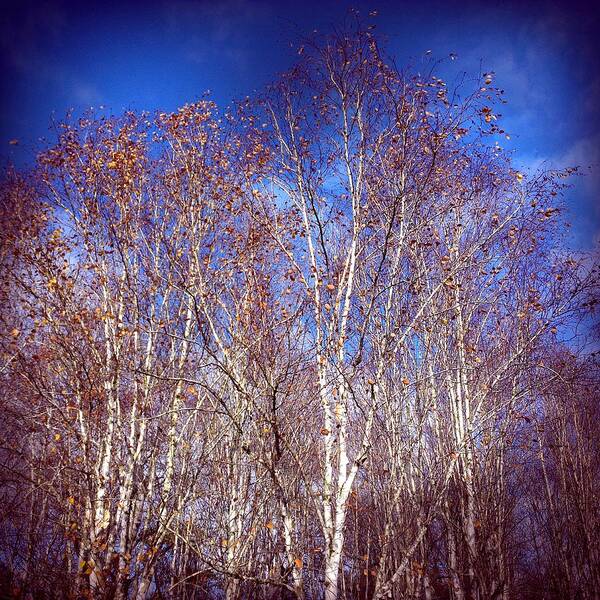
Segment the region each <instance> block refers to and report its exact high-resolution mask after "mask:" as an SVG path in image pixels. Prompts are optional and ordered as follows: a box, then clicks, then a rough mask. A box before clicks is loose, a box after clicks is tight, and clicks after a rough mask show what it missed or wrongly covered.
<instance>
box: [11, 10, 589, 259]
mask: <svg viewBox="0 0 600 600" xmlns="http://www.w3.org/2000/svg"><path fill="white" fill-rule="evenodd" d="M351 6H353V7H356V8H358V10H359V11H360V12H361V14H362V15H364V17H365V18H367V19H368V18H369V17H368V15H369V13H370V12H372V11H374V10H377V12H378V15H377V17H375V18H373V22H374V23H375V24H376V26H377V29H376V30H377V31H378V32H379V34H380V35H381V36H383V37H384V38H385V39H387V45H388V49H389V52H390V53H391V54H392V55H394V56H395V58H396V61H397V63H398V65H399V66H402V65H409V64H410V65H412V66H413V67H414V68H415V69H417V70H418V69H419V68H423V66H424V64H425V63H424V62H423V61H424V60H425V58H424V57H425V56H426V55H425V53H426V51H428V50H431V55H432V56H434V57H436V58H444V59H448V57H449V55H450V53H455V54H456V55H457V59H456V60H454V61H450V60H446V62H445V63H444V65H443V66H442V67H441V71H443V74H444V75H445V76H446V77H447V81H448V83H449V84H450V83H451V81H452V77H453V76H459V74H460V73H461V72H462V71H466V72H467V73H468V74H470V75H473V76H477V75H478V74H479V73H480V72H489V71H495V73H496V76H495V79H494V81H495V84H496V85H497V86H499V87H501V88H503V89H504V90H505V93H506V98H507V99H508V100H509V104H507V105H506V106H505V107H503V110H502V112H503V115H504V118H503V120H502V122H503V126H504V128H505V129H506V130H507V132H509V133H510V134H511V139H510V140H505V141H504V144H503V145H504V146H505V147H507V148H511V149H516V150H517V153H516V155H515V163H516V166H518V167H519V168H523V169H534V168H537V167H538V166H540V165H542V164H545V165H546V166H549V167H564V166H570V165H581V166H582V167H583V169H582V170H583V172H585V173H586V176H585V177H581V178H576V180H575V182H574V187H573V188H572V189H571V190H570V191H569V192H568V198H567V199H568V205H569V207H570V209H571V214H570V217H571V221H572V222H573V236H574V240H573V242H574V245H575V246H576V247H579V248H591V247H592V246H594V245H595V244H596V243H597V241H598V239H599V238H600V202H599V200H598V192H599V191H600V185H599V183H600V175H599V170H600V117H599V115H598V109H597V104H598V97H599V96H600V71H599V70H598V69H597V68H596V67H597V65H596V62H597V58H598V42H596V38H598V37H600V34H598V31H600V28H599V27H598V25H600V20H599V18H598V14H596V13H595V11H594V8H593V3H591V2H590V3H581V4H578V3H577V2H569V3H562V4H561V3H556V2H555V3H553V2H533V3H531V2H520V3H516V2H510V3H499V2H495V3H494V2H487V3H483V2H481V3H475V2H450V1H448V2H391V1H380V2H376V1H375V2H352V3H350V2H332V1H329V0H321V1H315V0H312V1H306V2H288V3H286V2H264V1H262V2H261V1H257V2H243V1H241V0H228V1H225V2H216V1H215V2H191V1H183V2H165V3H152V2H126V1H124V2H121V3H119V4H114V5H111V4H110V3H97V4H90V3H86V2H80V3H70V2H48V3H43V2H30V3H28V2H23V1H21V2H15V3H13V5H12V7H11V6H10V5H9V6H7V7H5V8H4V9H3V15H2V22H1V24H0V34H1V44H2V52H1V56H0V61H1V68H2V73H3V80H4V86H3V87H4V94H3V99H2V103H1V105H0V156H2V157H3V159H4V161H5V162H6V161H10V162H13V163H15V164H16V165H17V166H26V165H27V164H29V163H30V162H31V158H32V157H33V156H34V154H35V152H36V149H37V148H39V138H43V137H45V138H50V139H52V133H51V131H50V129H49V125H50V122H51V119H52V118H55V119H57V120H60V119H62V118H63V117H64V115H65V113H66V112H67V110H68V109H69V108H73V109H75V113H76V114H77V113H78V112H81V111H82V110H84V109H86V108H89V107H90V106H95V107H98V106H100V105H102V106H106V107H107V108H108V109H110V110H111V111H112V112H113V113H117V114H118V113H119V112H122V111H123V110H124V109H134V110H149V111H153V110H156V109H161V110H174V109H176V108H178V107H179V106H181V105H182V104H184V103H186V102H190V101H193V100H196V99H198V98H199V97H200V96H202V94H203V93H204V92H206V91H207V90H211V96H212V98H213V99H214V100H216V101H217V102H218V103H219V104H221V105H224V104H227V103H228V102H230V101H231V100H232V99H233V98H236V97H243V96H246V95H250V94H252V93H253V91H254V90H259V89H260V88H261V87H262V86H264V85H265V84H267V83H268V82H269V81H272V80H273V79H274V78H275V77H276V76H277V74H278V73H279V72H281V71H283V70H285V69H286V68H288V67H289V66H290V65H291V64H292V63H293V62H294V60H295V59H296V58H297V56H296V48H297V47H298V45H299V44H300V43H301V37H302V36H303V35H306V34H310V33H311V32H312V31H313V30H314V29H317V30H319V31H328V30H331V28H332V27H333V26H340V25H341V24H342V23H343V21H344V19H345V18H347V16H348V9H349V7H351ZM10 140H18V142H19V143H18V145H11V144H10V143H9V142H10ZM588 167H591V169H589V168H588Z"/></svg>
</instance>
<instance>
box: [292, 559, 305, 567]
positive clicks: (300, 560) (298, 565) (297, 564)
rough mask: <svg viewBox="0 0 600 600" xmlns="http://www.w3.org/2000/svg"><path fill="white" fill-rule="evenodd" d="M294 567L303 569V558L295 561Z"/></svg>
mask: <svg viewBox="0 0 600 600" xmlns="http://www.w3.org/2000/svg"><path fill="white" fill-rule="evenodd" d="M294 565H295V566H296V569H301V568H302V565H303V563H302V559H301V558H296V559H294Z"/></svg>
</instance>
